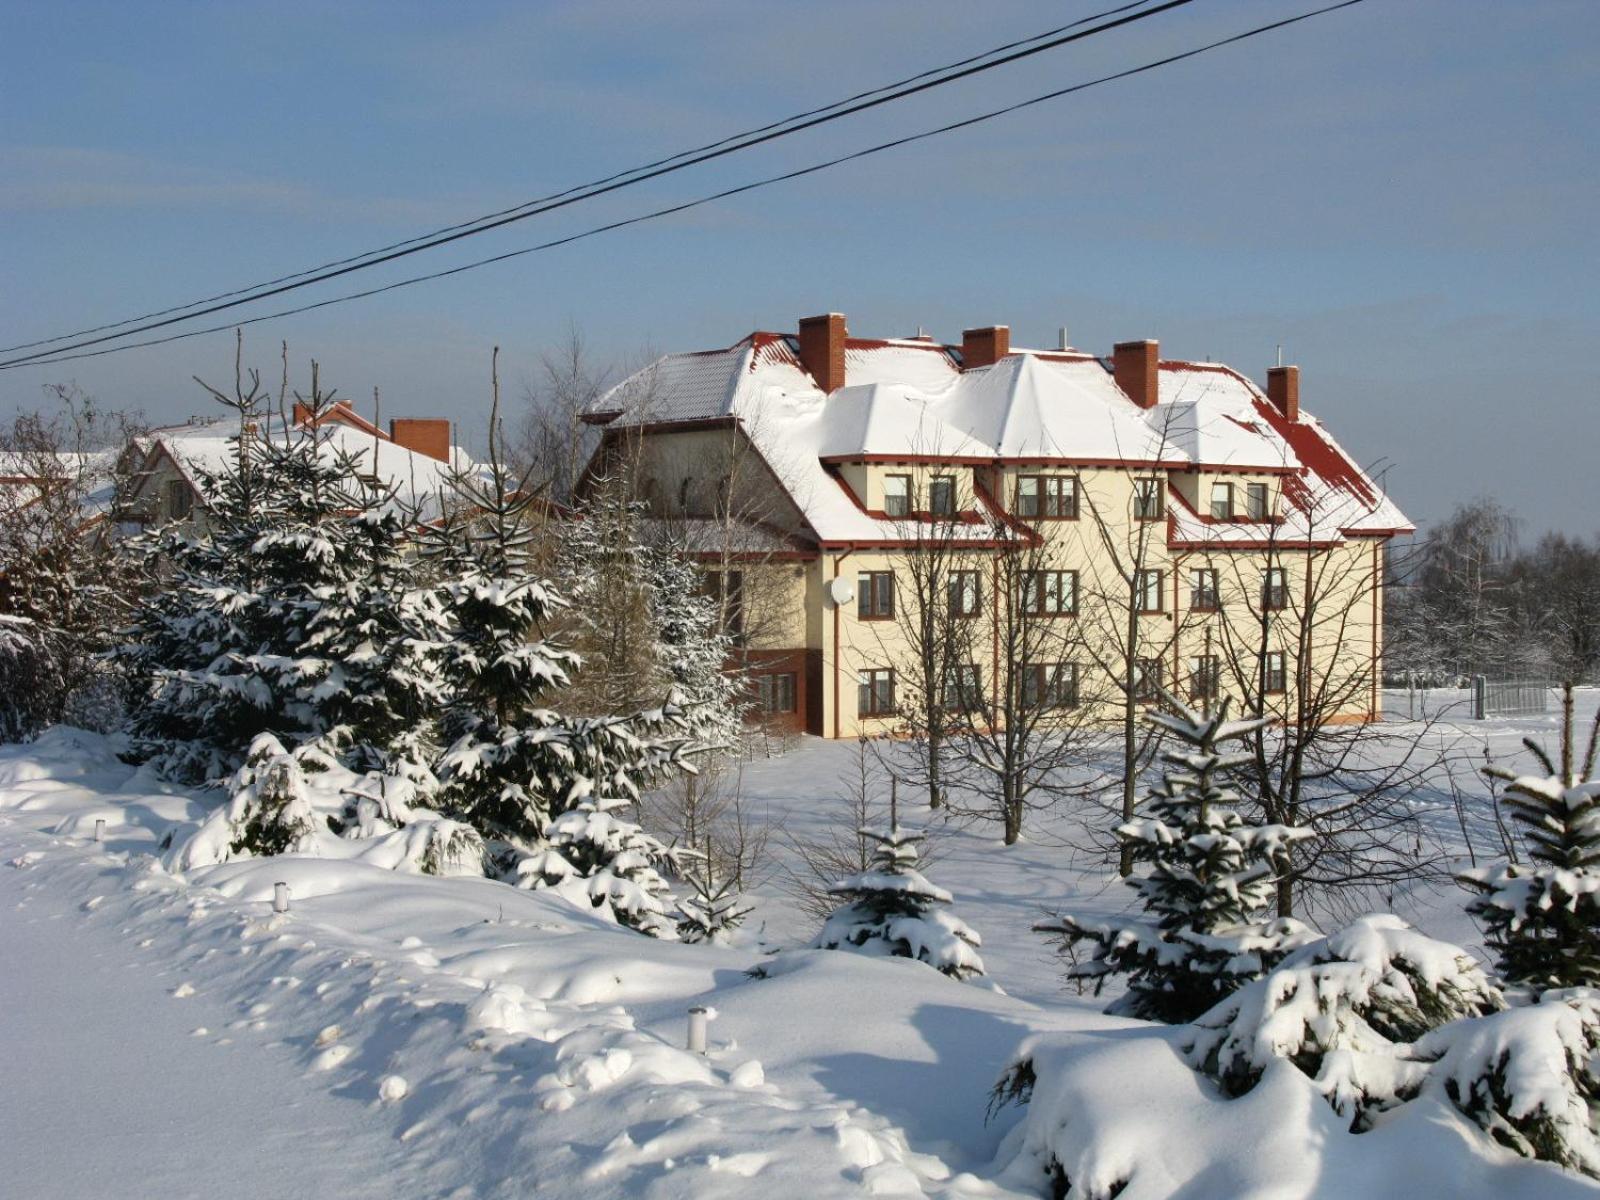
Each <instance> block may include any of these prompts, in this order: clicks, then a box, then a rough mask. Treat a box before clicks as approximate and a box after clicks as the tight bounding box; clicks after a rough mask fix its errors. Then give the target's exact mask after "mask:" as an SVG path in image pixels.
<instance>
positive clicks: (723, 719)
mask: <svg viewBox="0 0 1600 1200" xmlns="http://www.w3.org/2000/svg"><path fill="white" fill-rule="evenodd" d="M641 565H642V566H643V568H644V572H645V578H646V580H647V581H648V584H649V597H650V613H651V618H652V620H653V621H654V623H655V629H656V642H655V654H656V660H657V663H658V669H659V670H660V671H661V673H662V675H663V676H664V677H665V679H666V681H667V682H668V684H669V685H670V686H671V688H672V689H673V690H675V691H676V693H677V694H678V696H679V697H680V698H681V701H682V704H683V709H684V714H685V717H686V718H687V720H688V721H689V724H690V728H691V730H692V731H693V735H694V739H695V741H696V742H698V743H699V744H701V745H704V746H714V747H735V746H737V745H738V744H739V740H740V737H741V735H742V733H743V720H742V718H743V714H744V709H745V701H744V699H743V683H742V681H741V679H740V677H739V675H738V674H737V673H736V672H735V671H733V670H732V669H731V666H732V660H733V655H734V645H733V639H732V638H731V637H730V636H729V635H728V634H727V633H726V632H725V631H724V630H723V628H722V622H721V606H720V604H719V603H718V601H717V598H716V597H715V596H713V595H711V594H709V593H708V592H707V591H706V590H705V589H704V588H703V587H702V586H701V582H702V581H701V575H700V570H699V568H697V567H696V566H695V564H694V563H693V562H692V561H691V560H690V558H689V555H688V549H687V547H686V546H685V545H684V544H683V543H682V542H680V541H676V540H666V539H663V540H659V541H657V542H654V543H652V544H649V545H647V546H646V547H645V548H644V553H643V555H642V556H641Z"/></svg>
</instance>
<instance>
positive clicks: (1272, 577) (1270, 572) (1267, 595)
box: [1261, 567, 1289, 609]
mask: <svg viewBox="0 0 1600 1200" xmlns="http://www.w3.org/2000/svg"><path fill="white" fill-rule="evenodd" d="M1261 607H1262V608H1266V609H1278V608H1288V607H1289V574H1288V572H1287V571H1286V570H1285V569H1284V568H1283V567H1268V568H1267V569H1266V571H1265V573H1264V574H1263V575H1262V576H1261Z"/></svg>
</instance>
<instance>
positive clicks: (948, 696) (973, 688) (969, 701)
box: [944, 663, 983, 712]
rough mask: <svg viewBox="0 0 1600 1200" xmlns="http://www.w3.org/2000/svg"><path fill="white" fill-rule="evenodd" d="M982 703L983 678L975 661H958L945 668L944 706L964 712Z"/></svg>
mask: <svg viewBox="0 0 1600 1200" xmlns="http://www.w3.org/2000/svg"><path fill="white" fill-rule="evenodd" d="M982 704H983V680H982V677H981V676H980V675H979V674H978V667H977V664H975V663H960V664H957V665H955V666H952V667H949V668H947V669H946V670H945V676H944V707H945V708H947V709H950V710H952V711H956V712H966V711H968V710H969V709H974V708H978V707H980V706H981V705H982Z"/></svg>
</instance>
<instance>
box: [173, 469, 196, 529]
mask: <svg viewBox="0 0 1600 1200" xmlns="http://www.w3.org/2000/svg"><path fill="white" fill-rule="evenodd" d="M166 499H167V505H166V507H167V519H168V520H169V521H181V520H183V519H184V518H185V517H187V516H188V515H189V514H190V513H191V512H192V511H194V493H193V492H191V491H190V490H189V485H188V483H187V482H186V481H184V480H182V479H169V480H167V497H166Z"/></svg>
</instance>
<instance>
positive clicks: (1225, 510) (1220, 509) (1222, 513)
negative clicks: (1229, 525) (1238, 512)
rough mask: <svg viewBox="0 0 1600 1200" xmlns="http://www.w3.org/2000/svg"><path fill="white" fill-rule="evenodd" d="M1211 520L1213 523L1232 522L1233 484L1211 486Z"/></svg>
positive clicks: (1214, 484)
mask: <svg viewBox="0 0 1600 1200" xmlns="http://www.w3.org/2000/svg"><path fill="white" fill-rule="evenodd" d="M1211 519H1212V520H1214V521H1231V520H1233V484H1231V483H1213V484H1212V485H1211Z"/></svg>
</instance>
